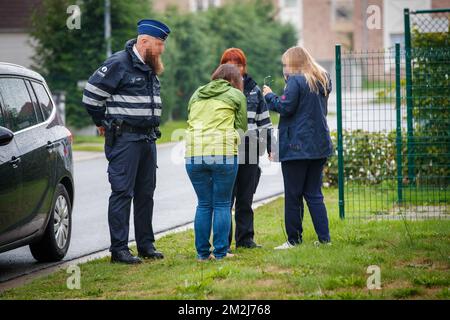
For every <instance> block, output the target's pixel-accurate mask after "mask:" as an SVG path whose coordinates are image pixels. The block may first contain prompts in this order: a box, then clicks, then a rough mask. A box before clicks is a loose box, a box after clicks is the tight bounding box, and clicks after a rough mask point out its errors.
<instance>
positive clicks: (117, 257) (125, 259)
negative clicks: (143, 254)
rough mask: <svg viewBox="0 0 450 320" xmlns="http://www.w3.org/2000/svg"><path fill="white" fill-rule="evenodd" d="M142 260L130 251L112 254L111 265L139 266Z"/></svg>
mask: <svg viewBox="0 0 450 320" xmlns="http://www.w3.org/2000/svg"><path fill="white" fill-rule="evenodd" d="M141 262H142V260H141V259H139V258H138V257H135V256H133V255H132V254H131V252H130V250H120V251H115V252H111V263H125V264H138V263H141Z"/></svg>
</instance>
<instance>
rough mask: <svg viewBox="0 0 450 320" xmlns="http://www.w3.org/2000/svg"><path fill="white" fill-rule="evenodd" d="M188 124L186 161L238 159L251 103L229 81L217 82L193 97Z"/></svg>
mask: <svg viewBox="0 0 450 320" xmlns="http://www.w3.org/2000/svg"><path fill="white" fill-rule="evenodd" d="M187 123H188V128H187V129H186V157H196V156H212V155H226V156H230V155H237V154H238V145H239V143H240V135H243V134H244V133H245V132H246V131H247V100H246V98H245V96H244V94H243V93H242V92H241V91H239V90H238V89H236V88H234V87H233V86H231V84H230V83H229V82H228V81H226V80H223V79H217V80H213V81H211V82H210V83H208V84H206V85H204V86H202V87H200V88H198V89H197V90H196V91H195V92H194V94H193V95H192V97H191V99H190V101H189V105H188V121H187ZM238 130H239V131H238Z"/></svg>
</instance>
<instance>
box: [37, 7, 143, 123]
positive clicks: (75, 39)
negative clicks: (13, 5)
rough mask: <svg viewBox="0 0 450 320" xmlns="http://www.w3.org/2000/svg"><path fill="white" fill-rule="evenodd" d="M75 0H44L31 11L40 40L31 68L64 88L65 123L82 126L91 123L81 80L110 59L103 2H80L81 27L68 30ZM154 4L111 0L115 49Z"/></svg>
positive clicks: (52, 84)
mask: <svg viewBox="0 0 450 320" xmlns="http://www.w3.org/2000/svg"><path fill="white" fill-rule="evenodd" d="M72 4H73V1H72V0H44V1H43V2H42V5H41V7H39V8H38V9H36V10H35V12H34V13H33V16H32V29H31V36H32V37H33V38H34V39H35V40H37V44H36V46H35V50H36V55H35V57H34V59H33V60H34V65H33V69H35V70H37V71H38V72H40V73H41V74H42V75H43V76H44V77H45V79H46V80H47V82H48V84H49V86H50V88H51V89H52V90H53V91H56V90H62V91H65V93H66V114H67V122H68V124H69V125H71V126H74V127H77V128H81V127H84V126H86V125H89V124H91V123H92V122H91V119H90V118H89V116H88V114H87V113H86V111H85V110H84V107H83V106H82V104H81V99H82V90H81V89H79V88H78V87H77V82H78V81H80V80H87V79H88V78H89V76H90V75H91V74H92V73H93V72H94V70H96V69H97V68H98V67H99V65H100V64H101V63H102V62H103V61H104V60H105V59H106V54H105V51H106V47H105V41H104V27H103V15H104V1H103V0H84V1H79V2H78V4H79V6H80V9H81V28H80V29H72V30H69V29H68V28H67V27H66V20H67V18H68V17H69V14H67V13H66V10H67V7H69V6H70V5H72ZM150 8H151V3H150V1H149V0H134V1H111V27H112V37H111V46H112V50H113V52H114V51H118V50H122V49H123V48H124V44H125V42H126V41H127V40H128V39H131V38H133V37H135V36H136V23H137V21H139V20H140V19H142V18H148V17H149V16H150V13H151V12H150Z"/></svg>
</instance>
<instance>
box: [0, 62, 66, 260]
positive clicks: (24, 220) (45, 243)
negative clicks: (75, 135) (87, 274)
mask: <svg viewBox="0 0 450 320" xmlns="http://www.w3.org/2000/svg"><path fill="white" fill-rule="evenodd" d="M72 173H73V162H72V134H71V133H70V131H69V130H68V129H67V128H66V127H65V126H64V124H63V121H62V119H61V117H60V115H59V113H58V112H57V110H56V106H55V104H54V102H53V100H52V98H51V94H50V91H49V89H48V87H47V85H46V83H45V80H44V78H42V76H40V75H39V74H38V73H36V72H34V71H31V70H29V69H26V68H24V67H21V66H18V65H13V64H9V63H0V252H4V251H7V250H11V249H14V248H17V247H21V246H25V245H29V246H30V249H31V253H32V254H33V257H34V258H35V259H37V260H38V261H58V260H61V259H62V258H64V256H65V255H66V253H67V250H68V248H69V243H70V235H71V227H72V206H73V200H74V185H73V175H72Z"/></svg>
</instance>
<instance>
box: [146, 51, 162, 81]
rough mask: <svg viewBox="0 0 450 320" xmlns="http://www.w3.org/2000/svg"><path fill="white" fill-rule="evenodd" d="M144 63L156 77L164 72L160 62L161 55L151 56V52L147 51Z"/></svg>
mask: <svg viewBox="0 0 450 320" xmlns="http://www.w3.org/2000/svg"><path fill="white" fill-rule="evenodd" d="M144 61H145V63H146V64H148V65H149V66H150V67H151V68H152V69H153V71H154V72H155V73H156V74H157V75H158V76H159V75H160V74H162V73H163V72H164V64H163V62H162V59H161V55H153V54H152V51H151V50H150V49H147V52H146V55H145V59H144Z"/></svg>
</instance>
